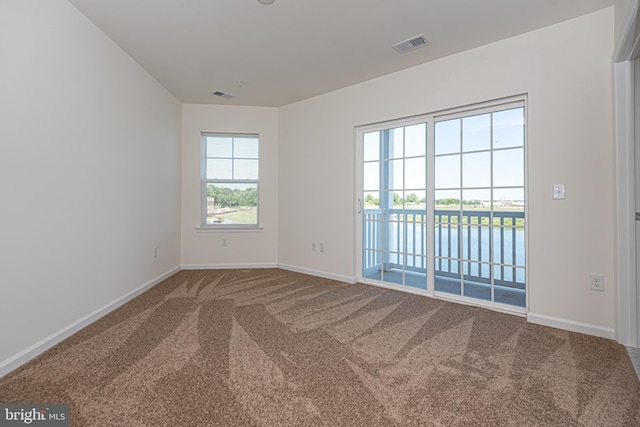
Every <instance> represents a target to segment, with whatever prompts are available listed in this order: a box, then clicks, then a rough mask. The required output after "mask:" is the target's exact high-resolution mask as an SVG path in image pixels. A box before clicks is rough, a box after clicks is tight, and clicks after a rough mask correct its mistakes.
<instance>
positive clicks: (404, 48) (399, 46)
mask: <svg viewBox="0 0 640 427" xmlns="http://www.w3.org/2000/svg"><path fill="white" fill-rule="evenodd" d="M428 44H430V43H429V40H427V38H426V37H425V36H424V34H420V35H419V36H415V37H411V38H410V39H408V40H405V41H402V42H400V43H396V44H394V45H393V48H394V49H395V50H396V51H398V53H405V52H409V51H410V50H413V49H417V48H419V47H421V46H426V45H428Z"/></svg>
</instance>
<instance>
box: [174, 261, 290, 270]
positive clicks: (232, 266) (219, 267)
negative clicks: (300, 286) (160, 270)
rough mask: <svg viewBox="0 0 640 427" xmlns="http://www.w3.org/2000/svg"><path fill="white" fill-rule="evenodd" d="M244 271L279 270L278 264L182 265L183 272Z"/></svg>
mask: <svg viewBox="0 0 640 427" xmlns="http://www.w3.org/2000/svg"><path fill="white" fill-rule="evenodd" d="M236 268H237V269H242V268H278V264H277V263H275V262H274V263H269V262H263V263H255V264H250V263H249V264H243V263H236V264H233V263H232V264H182V269H183V270H224V269H236Z"/></svg>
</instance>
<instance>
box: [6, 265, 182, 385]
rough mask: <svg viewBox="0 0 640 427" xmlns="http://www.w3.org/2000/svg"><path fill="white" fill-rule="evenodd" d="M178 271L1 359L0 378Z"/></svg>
mask: <svg viewBox="0 0 640 427" xmlns="http://www.w3.org/2000/svg"><path fill="white" fill-rule="evenodd" d="M178 271H180V267H175V268H172V269H171V270H169V271H167V272H166V273H164V274H162V275H160V276H158V277H156V278H155V279H153V280H150V281H149V282H147V283H145V284H144V285H142V286H140V287H138V288H136V289H134V290H132V291H131V292H129V293H127V294H125V295H123V296H121V297H119V298H117V299H116V300H114V301H112V302H110V303H108V304H106V305H104V306H102V307H100V308H99V309H97V310H95V311H94V312H92V313H89V314H87V315H86V316H84V317H82V318H80V319H78V320H76V321H75V322H73V323H71V324H69V325H67V326H65V327H64V328H62V329H60V330H59V331H57V332H54V333H53V334H51V335H49V336H48V337H46V338H44V339H42V340H40V341H38V342H37V343H35V344H33V345H31V346H29V347H27V348H25V349H24V350H22V351H21V352H19V353H18V354H16V355H14V356H12V357H10V358H8V359H6V360H3V361H2V362H0V378H2V377H3V376H5V375H7V374H8V373H9V372H11V371H13V370H14V369H17V368H18V367H20V366H22V365H24V364H25V363H27V362H28V361H30V360H31V359H33V358H35V357H36V356H38V355H40V354H42V353H44V352H45V351H47V350H48V349H50V348H51V347H53V346H54V345H56V344H58V343H60V342H62V341H63V340H65V339H67V338H69V337H70V336H71V335H73V334H75V333H76V332H78V331H79V330H80V329H82V328H85V327H87V326H89V325H90V324H91V323H93V322H95V321H96V320H98V319H100V318H101V317H102V316H104V315H106V314H108V313H110V312H112V311H113V310H115V309H116V308H118V307H120V306H121V305H123V304H125V303H127V302H129V301H131V300H132V299H134V298H135V297H137V296H138V295H140V294H142V293H143V292H145V291H147V290H149V289H151V288H152V287H154V286H155V285H157V284H158V283H160V282H162V281H163V280H164V279H166V278H167V277H169V276H171V275H173V274H175V273H176V272H178Z"/></svg>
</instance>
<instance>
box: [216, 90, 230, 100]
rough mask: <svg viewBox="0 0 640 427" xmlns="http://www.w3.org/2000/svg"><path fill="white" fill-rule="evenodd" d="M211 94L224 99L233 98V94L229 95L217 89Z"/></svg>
mask: <svg viewBox="0 0 640 427" xmlns="http://www.w3.org/2000/svg"><path fill="white" fill-rule="evenodd" d="M211 95H215V96H219V97H221V98H224V99H231V98H233V95H231V94H229V93H224V92H220V91H219V90H217V91H215V92H213V93H212V94H211Z"/></svg>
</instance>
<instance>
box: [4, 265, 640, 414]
mask: <svg viewBox="0 0 640 427" xmlns="http://www.w3.org/2000/svg"><path fill="white" fill-rule="evenodd" d="M0 403H49V404H54V403H68V404H70V405H71V419H72V425H74V426H83V425H92V426H111V425H113V426H236V425H237V426H249V425H261V426H311V425H326V426H376V425H378V426H394V425H416V426H418V425H419V426H432V425H433V426H458V425H464V426H472V425H473V426H476V425H487V426H525V425H526V426H537V425H539V426H553V425H557V426H580V425H585V426H624V425H626V426H638V425H640V383H639V381H638V378H637V377H636V375H635V373H634V370H633V366H632V364H631V361H630V359H629V357H628V355H627V353H626V351H625V348H624V347H622V346H620V345H618V344H617V343H615V342H613V341H610V340H606V339H600V338H594V337H590V336H585V335H581V334H576V333H571V332H566V331H561V330H556V329H551V328H547V327H542V326H537V325H533V324H529V323H527V322H526V321H525V319H523V318H520V317H516V316H511V315H507V314H500V313H495V312H492V311H489V310H485V309H481V308H474V307H468V306H463V305H458V304H453V303H448V302H444V301H440V300H435V299H430V298H425V297H420V296H415V295H410V294H404V293H400V292H395V291H390V290H385V289H380V288H375V287H370V286H366V285H346V284H341V283H339V282H334V281H331V280H327V279H322V278H317V277H312V276H307V275H303V274H299V273H293V272H289V271H284V270H278V269H256V270H206V271H181V272H179V273H177V274H176V275H174V276H172V277H171V278H169V279H167V280H166V281H164V282H162V283H161V284H159V285H157V286H156V287H154V288H153V289H151V290H150V291H148V292H146V293H145V294H143V295H141V296H140V297H138V298H136V299H135V300H133V301H131V302H129V303H128V304H126V305H124V306H122V307H121V308H119V309H118V310H116V311H114V312H112V313H110V314H109V315H107V316H105V317H104V318H102V319H100V320H99V321H97V322H95V323H94V324H92V325H90V326H89V327H87V328H85V329H83V330H82V331H80V332H79V333H77V334H75V335H74V336H72V337H71V338H69V339H67V340H65V341H64V342H62V343H61V344H59V345H57V346H56V347H54V348H52V349H51V350H49V351H47V352H46V353H44V354H42V355H41V356H40V357H38V358H36V359H34V360H33V361H32V362H30V363H28V364H26V365H24V366H23V367H21V368H20V369H18V370H16V371H14V372H12V373H10V374H9V375H7V376H5V377H4V378H2V379H0Z"/></svg>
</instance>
